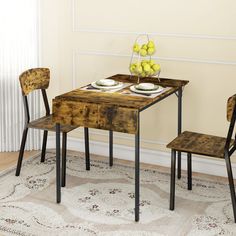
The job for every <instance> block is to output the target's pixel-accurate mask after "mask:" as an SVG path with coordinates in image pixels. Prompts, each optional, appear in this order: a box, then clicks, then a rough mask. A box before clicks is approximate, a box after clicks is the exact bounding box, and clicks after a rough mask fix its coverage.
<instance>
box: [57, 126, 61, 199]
mask: <svg viewBox="0 0 236 236" xmlns="http://www.w3.org/2000/svg"><path fill="white" fill-rule="evenodd" d="M60 129H61V127H60V124H58V123H56V190H57V203H60V202H61V166H60V165H61V157H60V155H61V154H60Z"/></svg>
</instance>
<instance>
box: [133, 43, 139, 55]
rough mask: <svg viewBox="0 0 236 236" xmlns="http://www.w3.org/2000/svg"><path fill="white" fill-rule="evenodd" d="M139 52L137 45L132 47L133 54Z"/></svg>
mask: <svg viewBox="0 0 236 236" xmlns="http://www.w3.org/2000/svg"><path fill="white" fill-rule="evenodd" d="M139 50H140V46H139V44H138V43H135V44H134V46H133V52H136V53H139Z"/></svg>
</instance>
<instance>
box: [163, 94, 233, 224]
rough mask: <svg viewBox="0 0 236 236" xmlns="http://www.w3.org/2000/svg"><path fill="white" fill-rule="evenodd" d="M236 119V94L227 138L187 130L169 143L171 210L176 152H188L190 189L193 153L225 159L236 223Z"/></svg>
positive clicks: (229, 110) (230, 108)
mask: <svg viewBox="0 0 236 236" xmlns="http://www.w3.org/2000/svg"><path fill="white" fill-rule="evenodd" d="M235 119H236V94H235V95H233V96H232V97H230V98H229V99H228V102H227V120H228V121H229V122H230V125H229V128H228V134H227V137H226V138H223V137H217V136H212V135H207V134H200V133H194V132H189V131H185V132H183V133H181V134H180V135H179V136H178V137H177V138H175V139H174V140H173V141H172V142H170V143H169V144H168V145H167V148H170V149H171V180H170V210H174V207H175V168H176V167H175V165H176V152H177V151H179V152H186V153H187V173H188V174H187V175H188V190H192V153H193V154H199V155H205V156H211V157H214V158H220V159H225V162H226V169H227V174H228V181H229V187H230V193H231V201H232V206H233V214H234V221H235V223H236V197H235V187H234V179H233V173H232V167H231V161H230V156H231V155H232V154H233V152H234V151H235V149H236V140H235V139H234V140H233V139H232V135H233V131H234V126H235Z"/></svg>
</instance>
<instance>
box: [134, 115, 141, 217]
mask: <svg viewBox="0 0 236 236" xmlns="http://www.w3.org/2000/svg"><path fill="white" fill-rule="evenodd" d="M139 154H140V132H139V115H138V124H137V133H136V134H135V221H139V195H140V189H139V178H140V176H139V171H140V167H139V164H140V163H139V162H140V157H139Z"/></svg>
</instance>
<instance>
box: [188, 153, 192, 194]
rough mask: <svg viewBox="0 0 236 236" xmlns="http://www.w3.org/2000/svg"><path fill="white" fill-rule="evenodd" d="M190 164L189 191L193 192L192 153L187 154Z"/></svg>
mask: <svg viewBox="0 0 236 236" xmlns="http://www.w3.org/2000/svg"><path fill="white" fill-rule="evenodd" d="M187 162H188V190H192V153H187Z"/></svg>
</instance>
